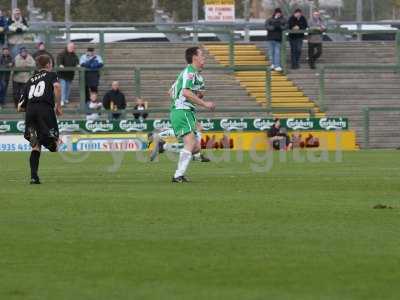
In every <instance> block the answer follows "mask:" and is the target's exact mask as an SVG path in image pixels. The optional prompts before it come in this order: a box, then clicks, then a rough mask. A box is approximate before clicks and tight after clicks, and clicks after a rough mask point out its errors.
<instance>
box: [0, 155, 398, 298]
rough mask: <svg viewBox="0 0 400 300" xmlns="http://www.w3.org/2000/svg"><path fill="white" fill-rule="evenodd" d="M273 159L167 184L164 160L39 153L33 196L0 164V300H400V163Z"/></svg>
mask: <svg viewBox="0 0 400 300" xmlns="http://www.w3.org/2000/svg"><path fill="white" fill-rule="evenodd" d="M218 155H221V154H220V153H219V154H218ZM278 155H279V154H276V156H275V163H274V167H273V169H272V171H271V172H269V173H253V172H252V171H251V170H250V164H251V162H250V159H249V157H248V156H247V155H246V156H245V160H244V162H243V163H238V162H226V163H218V164H216V163H210V164H201V163H193V164H192V165H191V169H190V172H189V176H190V177H191V178H192V179H193V180H194V182H193V183H191V184H187V185H179V184H178V185H177V184H175V185H173V184H171V183H170V176H171V174H172V171H173V170H174V167H175V163H174V162H171V161H169V160H166V159H163V160H162V161H161V162H159V163H153V164H151V163H141V162H138V161H136V160H135V159H134V155H133V154H129V155H128V154H126V155H125V157H124V160H123V164H122V167H121V168H120V169H119V170H118V171H117V172H116V173H109V172H108V171H107V168H108V167H110V165H112V162H113V158H112V156H111V155H110V154H91V155H90V157H89V158H88V159H87V160H86V161H84V162H82V163H80V164H73V163H67V162H65V161H64V160H63V159H61V157H60V156H59V155H58V154H49V153H45V154H43V155H42V161H41V170H40V171H41V172H40V173H41V178H42V181H43V183H44V184H43V185H41V186H29V185H28V184H27V182H28V178H27V174H28V167H27V159H28V154H0V166H1V172H0V198H1V201H0V299H7V300H9V299H75V300H76V299H85V300H87V299H96V300H99V299H105V300H109V299H297V300H299V299H305V300H306V299H307V300H310V299H341V300H343V299H363V300H365V299H374V300H376V299H386V300H387V299H399V297H400V285H399V284H398V283H399V280H400V269H399V264H400V207H399V198H400V175H399V174H400V167H399V163H398V161H399V159H398V158H399V153H398V152H395V151H380V152H378V151H367V152H363V151H360V152H354V153H345V154H344V157H343V162H342V163H335V162H332V161H333V160H334V158H333V155H332V154H331V155H330V160H331V162H329V163H326V162H325V163H297V162H294V161H293V159H290V158H289V159H288V161H287V162H286V163H283V162H279V156H278ZM114 159H115V157H114ZM376 204H384V205H388V206H393V207H394V209H373V206H374V205H376Z"/></svg>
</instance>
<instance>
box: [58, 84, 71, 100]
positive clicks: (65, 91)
mask: <svg viewBox="0 0 400 300" xmlns="http://www.w3.org/2000/svg"><path fill="white" fill-rule="evenodd" d="M60 83H61V102H62V103H67V101H69V97H70V95H71V85H72V81H69V80H65V79H60Z"/></svg>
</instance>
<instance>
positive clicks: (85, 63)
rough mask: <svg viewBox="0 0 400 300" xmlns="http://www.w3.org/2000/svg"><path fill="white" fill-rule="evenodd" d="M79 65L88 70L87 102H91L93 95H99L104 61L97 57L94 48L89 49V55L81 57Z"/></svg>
mask: <svg viewBox="0 0 400 300" xmlns="http://www.w3.org/2000/svg"><path fill="white" fill-rule="evenodd" d="M79 64H80V65H81V66H82V67H84V68H86V72H85V83H86V102H89V101H90V99H91V95H92V94H96V95H97V93H98V88H99V82H100V69H101V68H102V67H103V59H102V57H101V56H99V55H96V52H95V50H94V48H93V47H89V48H88V49H87V53H86V54H84V55H82V56H81V59H80V61H79Z"/></svg>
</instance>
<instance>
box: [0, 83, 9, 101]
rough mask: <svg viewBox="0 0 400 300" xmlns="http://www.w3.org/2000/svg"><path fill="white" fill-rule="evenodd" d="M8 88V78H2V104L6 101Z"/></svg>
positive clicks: (0, 92)
mask: <svg viewBox="0 0 400 300" xmlns="http://www.w3.org/2000/svg"><path fill="white" fill-rule="evenodd" d="M7 89H8V80H5V79H1V80H0V105H3V104H4V103H5V101H6V96H7Z"/></svg>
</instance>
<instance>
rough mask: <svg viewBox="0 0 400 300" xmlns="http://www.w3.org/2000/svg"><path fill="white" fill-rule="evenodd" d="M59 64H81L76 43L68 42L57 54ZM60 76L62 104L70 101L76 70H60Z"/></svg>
mask: <svg viewBox="0 0 400 300" xmlns="http://www.w3.org/2000/svg"><path fill="white" fill-rule="evenodd" d="M57 65H58V67H59V68H61V69H62V68H64V67H78V66H79V58H78V56H77V55H76V54H75V44H74V43H68V45H67V47H65V49H64V50H63V51H62V52H61V53H60V54H58V56H57ZM57 75H58V78H59V79H60V84H61V105H62V106H64V105H65V104H68V103H69V100H70V95H71V85H72V81H73V80H74V77H75V72H74V71H59V72H58V74H57Z"/></svg>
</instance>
